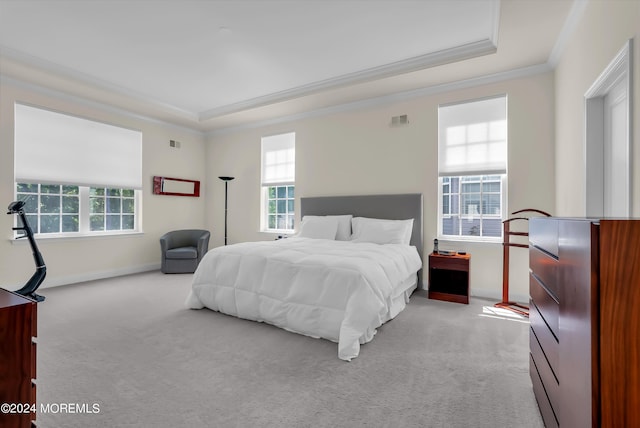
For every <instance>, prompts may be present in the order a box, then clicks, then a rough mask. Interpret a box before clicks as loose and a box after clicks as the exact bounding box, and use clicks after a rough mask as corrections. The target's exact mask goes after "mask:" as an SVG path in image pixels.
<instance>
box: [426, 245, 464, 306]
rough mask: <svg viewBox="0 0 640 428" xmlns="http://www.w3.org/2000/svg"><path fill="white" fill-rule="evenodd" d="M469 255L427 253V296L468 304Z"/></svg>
mask: <svg viewBox="0 0 640 428" xmlns="http://www.w3.org/2000/svg"><path fill="white" fill-rule="evenodd" d="M470 262H471V256H470V255H469V254H465V255H460V254H456V255H451V256H444V255H440V254H434V253H431V254H429V298H430V299H437V300H446V301H448V302H456V303H466V304H469V264H470Z"/></svg>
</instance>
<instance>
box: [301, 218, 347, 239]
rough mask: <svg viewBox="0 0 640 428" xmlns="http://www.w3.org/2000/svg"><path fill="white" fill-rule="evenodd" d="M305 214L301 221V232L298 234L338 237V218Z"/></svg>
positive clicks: (321, 237)
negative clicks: (310, 216) (312, 216)
mask: <svg viewBox="0 0 640 428" xmlns="http://www.w3.org/2000/svg"><path fill="white" fill-rule="evenodd" d="M308 217H309V216H305V217H304V219H303V220H302V222H301V223H300V232H299V233H298V235H297V236H299V237H302V238H314V239H336V234H337V233H338V220H337V219H335V218H325V217H314V218H308Z"/></svg>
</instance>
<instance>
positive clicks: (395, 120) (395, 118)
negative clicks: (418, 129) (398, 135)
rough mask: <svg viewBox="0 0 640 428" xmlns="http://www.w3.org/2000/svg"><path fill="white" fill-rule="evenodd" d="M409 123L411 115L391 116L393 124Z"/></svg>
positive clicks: (403, 124)
mask: <svg viewBox="0 0 640 428" xmlns="http://www.w3.org/2000/svg"><path fill="white" fill-rule="evenodd" d="M408 124H409V116H407V115H406V114H403V115H400V116H393V117H392V118H391V126H405V125H408Z"/></svg>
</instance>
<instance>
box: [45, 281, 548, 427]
mask: <svg viewBox="0 0 640 428" xmlns="http://www.w3.org/2000/svg"><path fill="white" fill-rule="evenodd" d="M190 283H191V275H163V274H161V273H159V272H149V273H144V274H138V275H132V276H127V277H121V278H114V279H109V280H101V281H94V282H88V283H84V284H78V285H73V286H64V287H57V288H51V289H42V290H41V294H42V295H44V296H46V301H45V302H44V303H42V304H40V305H39V307H38V311H39V312H38V323H39V331H38V333H39V334H38V379H37V385H38V386H37V395H38V403H41V404H44V405H49V408H50V412H49V413H42V412H40V413H38V416H37V421H38V427H40V428H42V427H44V428H54V427H55V428H58V427H63V428H73V427H83V428H87V427H89V428H91V427H109V428H117V427H153V428H162V427H167V428H169V427H171V428H174V427H194V428H198V427H223V428H224V427H243V428H244V427H274V428H275V427H277V428H286V427H296V428H297V427H314V428H316V427H393V428H396V427H476V428H477V427H498V428H499V427H512V426H516V425H517V426H520V427H532V428H533V427H542V426H543V424H542V421H541V418H540V415H539V412H538V408H537V404H536V402H535V398H534V396H533V391H532V388H531V381H530V380H529V369H528V349H529V348H528V334H529V325H528V323H527V322H526V320H523V319H519V318H513V317H510V316H503V315H501V314H499V313H495V311H494V310H493V307H492V302H488V301H484V300H479V299H472V303H471V304H470V305H460V304H455V303H448V302H441V301H435V300H429V299H427V298H426V297H425V295H424V294H420V293H418V294H414V296H413V297H412V299H411V303H410V304H409V305H408V307H407V309H406V310H405V311H404V312H402V313H401V314H400V315H399V316H398V317H397V318H396V319H395V320H392V321H391V322H389V323H387V324H386V325H384V326H383V327H381V328H380V329H379V331H378V334H377V335H376V337H375V338H374V340H373V341H372V342H370V343H368V344H366V345H364V346H363V347H362V350H361V353H360V356H359V357H358V358H356V359H355V360H353V361H352V362H345V361H341V360H339V359H338V357H337V345H336V344H335V343H332V342H329V341H325V340H317V339H312V338H308V337H305V336H300V335H297V334H293V333H289V332H286V331H283V330H280V329H277V328H275V327H272V326H270V325H266V324H260V323H255V322H250V321H244V320H239V319H236V318H232V317H229V316H225V315H222V314H219V313H216V312H213V311H210V310H199V311H195V310H189V309H185V308H184V306H183V303H184V300H185V298H186V296H187V293H188V290H189V287H190ZM422 293H424V292H422ZM67 404H72V406H71V407H72V408H73V407H74V406H75V408H74V410H76V411H78V412H77V413H70V412H69V411H64V412H63V411H60V409H63V408H64V406H65V405H67ZM94 405H96V406H94ZM83 406H85V408H88V409H89V410H91V411H92V413H91V412H87V411H85V409H83ZM67 407H69V406H67ZM96 410H98V411H97V412H96Z"/></svg>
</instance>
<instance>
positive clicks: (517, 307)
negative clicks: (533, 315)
mask: <svg viewBox="0 0 640 428" xmlns="http://www.w3.org/2000/svg"><path fill="white" fill-rule="evenodd" d="M525 212H535V213H538V214H542V215H544V216H546V217H551V214H549V213H546V212H544V211H540V210H536V209H534V208H526V209H523V210H519V211H514V212H512V213H511V215H515V214H521V213H525ZM515 220H525V221H529V218H528V217H513V218H509V219H507V220H504V221H503V222H502V228H503V234H502V239H503V241H502V301H501V302H500V303H496V304H495V305H494V306H495V307H496V308H503V309H508V310H510V311H512V312H515V313H517V314H520V315H523V316H525V317H529V307H528V306H524V305H521V304H519V303H516V302H512V301H510V300H509V249H510V248H511V247H518V248H529V245H528V244H518V243H516V242H511V236H529V233H528V232H512V231H511V230H510V224H511V222H512V221H515Z"/></svg>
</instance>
